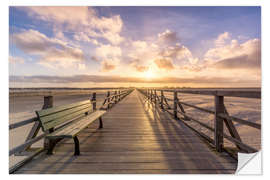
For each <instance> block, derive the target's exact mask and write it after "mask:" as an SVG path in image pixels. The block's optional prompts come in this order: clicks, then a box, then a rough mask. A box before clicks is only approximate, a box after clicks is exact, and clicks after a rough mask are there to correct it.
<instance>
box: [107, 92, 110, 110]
mask: <svg viewBox="0 0 270 180" xmlns="http://www.w3.org/2000/svg"><path fill="white" fill-rule="evenodd" d="M110 94H111V93H110V91H108V92H107V98H108V99H107V102H108V106H107V109H108V108H110V102H111V98H110Z"/></svg>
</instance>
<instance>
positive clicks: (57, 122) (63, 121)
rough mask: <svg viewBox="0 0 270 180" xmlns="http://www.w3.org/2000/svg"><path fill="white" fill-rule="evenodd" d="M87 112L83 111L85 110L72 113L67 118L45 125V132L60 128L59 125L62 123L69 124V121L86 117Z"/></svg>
mask: <svg viewBox="0 0 270 180" xmlns="http://www.w3.org/2000/svg"><path fill="white" fill-rule="evenodd" d="M85 112H86V110H85V109H83V110H80V111H77V112H75V113H72V114H70V115H67V116H65V117H62V118H59V119H57V120H54V121H50V122H48V123H43V128H44V130H48V129H50V128H53V127H56V126H58V125H60V124H62V123H65V122H68V121H70V120H72V119H77V118H80V117H83V116H86V115H85V114H84V113H85Z"/></svg>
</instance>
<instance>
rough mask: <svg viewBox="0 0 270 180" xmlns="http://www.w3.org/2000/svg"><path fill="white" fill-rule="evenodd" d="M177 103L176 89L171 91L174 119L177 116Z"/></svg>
mask: <svg viewBox="0 0 270 180" xmlns="http://www.w3.org/2000/svg"><path fill="white" fill-rule="evenodd" d="M177 104H178V98H177V91H174V92H173V114H174V118H175V119H178V117H177Z"/></svg>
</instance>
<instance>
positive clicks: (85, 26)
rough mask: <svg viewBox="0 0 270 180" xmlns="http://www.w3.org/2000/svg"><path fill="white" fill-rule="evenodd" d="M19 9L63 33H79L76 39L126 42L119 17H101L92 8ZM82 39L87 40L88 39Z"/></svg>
mask: <svg viewBox="0 0 270 180" xmlns="http://www.w3.org/2000/svg"><path fill="white" fill-rule="evenodd" d="M19 8H20V9H22V10H24V11H26V12H27V13H28V15H29V16H30V17H32V18H35V19H39V20H42V21H45V22H48V23H49V24H52V25H53V26H56V27H57V28H58V29H61V30H62V31H71V32H73V33H75V34H77V33H78V35H77V36H76V35H74V36H73V37H74V38H76V39H78V38H79V37H80V36H88V38H89V39H90V40H91V41H90V42H94V43H97V39H96V38H104V39H106V40H108V41H109V42H110V43H112V44H119V43H121V42H122V41H123V40H124V38H123V37H121V36H120V32H121V31H122V27H123V21H122V19H121V17H120V16H119V15H113V16H111V17H99V16H98V14H97V12H96V11H95V10H94V9H93V8H91V7H76V6H74V7H71V6H70V7H61V6H57V7H53V6H46V7H37V6H36V7H19ZM82 33H83V34H82ZM81 38H82V39H83V40H85V39H87V38H86V37H81ZM93 39H95V41H94V40H93Z"/></svg>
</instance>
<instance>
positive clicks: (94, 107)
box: [91, 92, 97, 111]
mask: <svg viewBox="0 0 270 180" xmlns="http://www.w3.org/2000/svg"><path fill="white" fill-rule="evenodd" d="M91 101H92V105H93V111H95V110H97V94H96V93H95V92H94V93H93V94H92V99H91Z"/></svg>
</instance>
